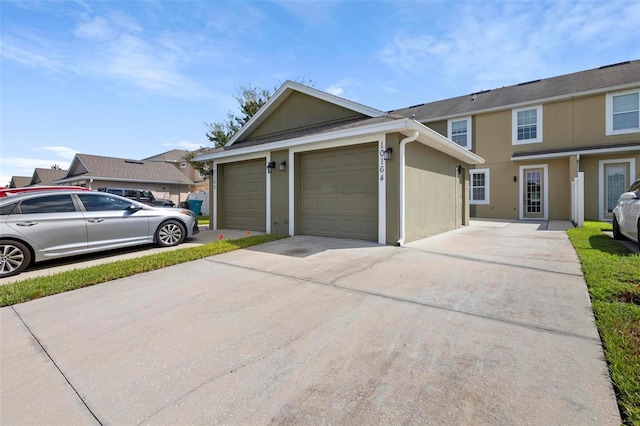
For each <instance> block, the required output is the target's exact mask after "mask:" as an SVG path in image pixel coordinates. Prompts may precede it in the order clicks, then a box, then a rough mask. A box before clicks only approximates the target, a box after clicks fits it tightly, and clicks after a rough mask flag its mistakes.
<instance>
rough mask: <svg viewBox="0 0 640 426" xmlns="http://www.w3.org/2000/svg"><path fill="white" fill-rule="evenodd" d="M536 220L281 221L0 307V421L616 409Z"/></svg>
mask: <svg viewBox="0 0 640 426" xmlns="http://www.w3.org/2000/svg"><path fill="white" fill-rule="evenodd" d="M548 228H549V227H548V226H541V224H540V223H521V222H517V223H498V222H490V221H489V222H486V223H485V222H478V223H474V225H473V226H469V227H466V228H461V229H458V230H456V231H453V232H448V233H446V234H441V235H438V236H435V237H432V238H427V239H424V240H421V241H417V242H413V243H410V244H407V246H406V247H403V248H398V247H391V246H379V245H376V244H372V243H367V242H362V241H350V240H338V239H331V238H317V237H304V236H298V237H293V238H289V239H285V240H280V241H276V242H273V243H269V244H265V245H262V246H258V247H253V248H250V249H245V250H238V251H235V252H230V253H226V254H224V255H220V256H215V257H211V258H207V259H203V260H199V261H195V262H190V263H188V264H183V265H178V266H174V267H169V268H165V269H162V270H159V271H155V272H151V273H146V274H142V275H139V276H135V277H130V278H126V279H122V280H118V281H114V282H110V283H106V284H102V285H99V286H94V287H89V288H85V289H81V290H77V291H72V292H68V293H65V294H60V295H56V296H52V297H47V298H44V299H40V300H36V301H33V302H29V303H25V304H21V305H16V306H14V307H8V308H3V309H1V310H0V315H1V321H2V328H1V336H0V337H1V340H0V343H1V346H0V385H1V386H0V423H1V424H99V423H101V424H118V425H129V424H219V423H222V424H266V423H274V424H300V423H302V424H318V423H322V424H380V423H388V424H397V423H408V424H437V425H441V424H481V425H482V424H486V425H495V424H518V425H519V424H563V425H618V424H619V423H620V417H619V413H618V409H617V405H616V400H615V397H614V395H613V391H612V388H611V384H610V381H609V379H608V378H607V369H606V365H605V362H604V357H603V353H602V348H601V343H600V340H599V337H598V333H597V331H596V329H595V326H594V324H593V315H592V311H591V309H590V303H589V297H588V294H587V290H586V286H585V283H584V279H583V276H582V273H581V270H580V264H579V262H578V259H577V256H576V254H575V252H574V250H573V248H572V247H571V244H570V243H569V241H568V239H567V237H566V233H565V232H564V231H556V230H549V229H548Z"/></svg>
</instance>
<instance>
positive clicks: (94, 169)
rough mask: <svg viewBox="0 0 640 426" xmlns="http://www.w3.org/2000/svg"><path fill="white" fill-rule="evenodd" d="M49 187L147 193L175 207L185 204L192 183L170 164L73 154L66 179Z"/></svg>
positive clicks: (61, 179)
mask: <svg viewBox="0 0 640 426" xmlns="http://www.w3.org/2000/svg"><path fill="white" fill-rule="evenodd" d="M53 184H55V185H76V186H83V187H86V188H89V189H94V190H97V189H98V188H102V187H110V188H139V189H148V190H151V191H153V193H154V194H155V196H156V197H157V198H167V199H170V200H172V201H173V202H174V203H175V204H176V205H179V203H180V202H181V201H184V200H186V198H187V195H188V193H189V192H190V190H191V188H192V187H193V185H194V182H193V181H192V180H191V179H189V178H188V177H187V176H185V175H184V174H183V173H181V172H180V170H179V169H178V168H176V167H175V166H174V165H173V164H169V163H166V162H162V161H140V160H129V159H125V158H114V157H103V156H98V155H88V154H76V156H75V157H74V159H73V161H72V162H71V165H70V166H69V170H68V171H67V173H66V175H65V176H64V177H62V178H60V179H58V180H56V181H54V182H53Z"/></svg>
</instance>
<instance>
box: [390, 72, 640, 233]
mask: <svg viewBox="0 0 640 426" xmlns="http://www.w3.org/2000/svg"><path fill="white" fill-rule="evenodd" d="M639 98H640V61H638V60H635V61H627V62H623V63H619V64H613V65H608V66H603V67H600V68H597V69H592V70H587V71H582V72H577V73H573V74H567V75H562V76H558V77H552V78H544V79H539V80H534V81H529V82H525V83H521V84H517V85H514V86H508V87H503V88H499V89H493V90H485V91H481V92H477V93H472V94H469V95H466V96H460V97H456V98H452V99H445V100H441V101H437V102H431V103H426V104H422V105H417V106H413V107H409V108H404V109H402V110H395V111H392V112H390V113H391V114H397V115H401V116H405V117H408V116H415V119H416V120H417V121H419V122H420V123H421V124H423V125H425V126H427V127H429V128H431V129H433V130H435V131H436V132H438V133H440V134H441V135H443V136H446V137H447V138H449V139H451V140H453V141H455V142H456V143H457V144H459V145H460V146H462V147H464V148H465V149H467V150H469V151H471V152H474V153H476V154H477V155H479V156H481V157H482V158H484V159H485V160H486V161H485V163H484V164H483V165H482V166H479V167H476V168H475V169H473V170H470V171H469V172H470V190H469V195H470V201H469V202H470V203H471V215H472V216H477V217H487V218H510V219H520V220H528V219H533V220H541V219H542V220H545V219H572V220H574V222H576V223H581V219H582V218H587V219H594V220H611V219H612V215H611V212H612V210H613V207H614V206H615V204H616V201H617V199H618V196H619V195H620V194H621V193H622V192H624V191H625V188H626V187H627V186H628V185H630V183H632V182H633V181H634V180H635V179H638V178H639V177H640V175H639V173H640V168H639V167H638V166H639V165H640V127H639V121H640V118H639V114H640V112H639V110H640V105H639V102H640V100H639ZM572 188H573V189H572Z"/></svg>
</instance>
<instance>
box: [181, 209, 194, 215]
mask: <svg viewBox="0 0 640 426" xmlns="http://www.w3.org/2000/svg"><path fill="white" fill-rule="evenodd" d="M178 212H180V214H184V215H187V216H191V217H196V214H195V213H194V212H192V211H191V210H182V209H181V210H178Z"/></svg>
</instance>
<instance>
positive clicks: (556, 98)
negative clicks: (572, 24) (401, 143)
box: [422, 82, 640, 123]
mask: <svg viewBox="0 0 640 426" xmlns="http://www.w3.org/2000/svg"><path fill="white" fill-rule="evenodd" d="M637 87H640V85H639V84H638V82H635V83H627V84H620V85H618V86H610V87H604V88H602V89H592V90H585V91H583V92H575V93H568V94H566V95H558V96H551V97H548V98H541V99H531V100H529V101H525V102H518V103H515V104H505V105H499V106H496V107H493V108H485V109H478V110H472V111H465V112H462V113H457V114H451V115H443V116H441V117H433V118H432V117H430V118H429V119H428V120H426V121H423V122H422V123H433V122H434V121H442V120H448V119H450V118H458V117H462V116H467V115H471V116H473V115H478V114H486V113H489V112H495V111H506V110H509V109H517V108H522V107H526V106H529V105H536V104H547V103H551V102H557V101H562V100H566V99H574V98H583V97H585V96H592V95H598V94H605V93H609V92H617V91H620V90H626V89H633V88H637Z"/></svg>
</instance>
